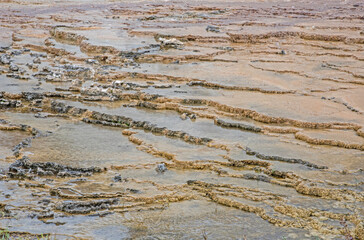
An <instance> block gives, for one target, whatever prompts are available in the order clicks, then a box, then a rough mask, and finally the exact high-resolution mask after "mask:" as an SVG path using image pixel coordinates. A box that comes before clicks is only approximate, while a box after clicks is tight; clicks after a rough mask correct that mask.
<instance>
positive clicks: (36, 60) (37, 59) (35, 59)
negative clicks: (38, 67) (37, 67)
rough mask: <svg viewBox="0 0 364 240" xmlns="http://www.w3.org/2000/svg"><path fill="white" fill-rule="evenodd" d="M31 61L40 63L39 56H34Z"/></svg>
mask: <svg viewBox="0 0 364 240" xmlns="http://www.w3.org/2000/svg"><path fill="white" fill-rule="evenodd" d="M33 63H35V64H40V63H41V60H40V58H39V57H37V58H34V59H33Z"/></svg>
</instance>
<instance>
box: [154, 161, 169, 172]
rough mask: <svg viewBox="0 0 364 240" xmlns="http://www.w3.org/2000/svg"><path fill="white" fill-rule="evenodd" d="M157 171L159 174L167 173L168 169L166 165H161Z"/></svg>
mask: <svg viewBox="0 0 364 240" xmlns="http://www.w3.org/2000/svg"><path fill="white" fill-rule="evenodd" d="M155 170H156V171H157V172H159V173H164V172H165V171H167V167H166V165H165V164H164V163H160V164H158V165H157V167H156V169H155Z"/></svg>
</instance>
